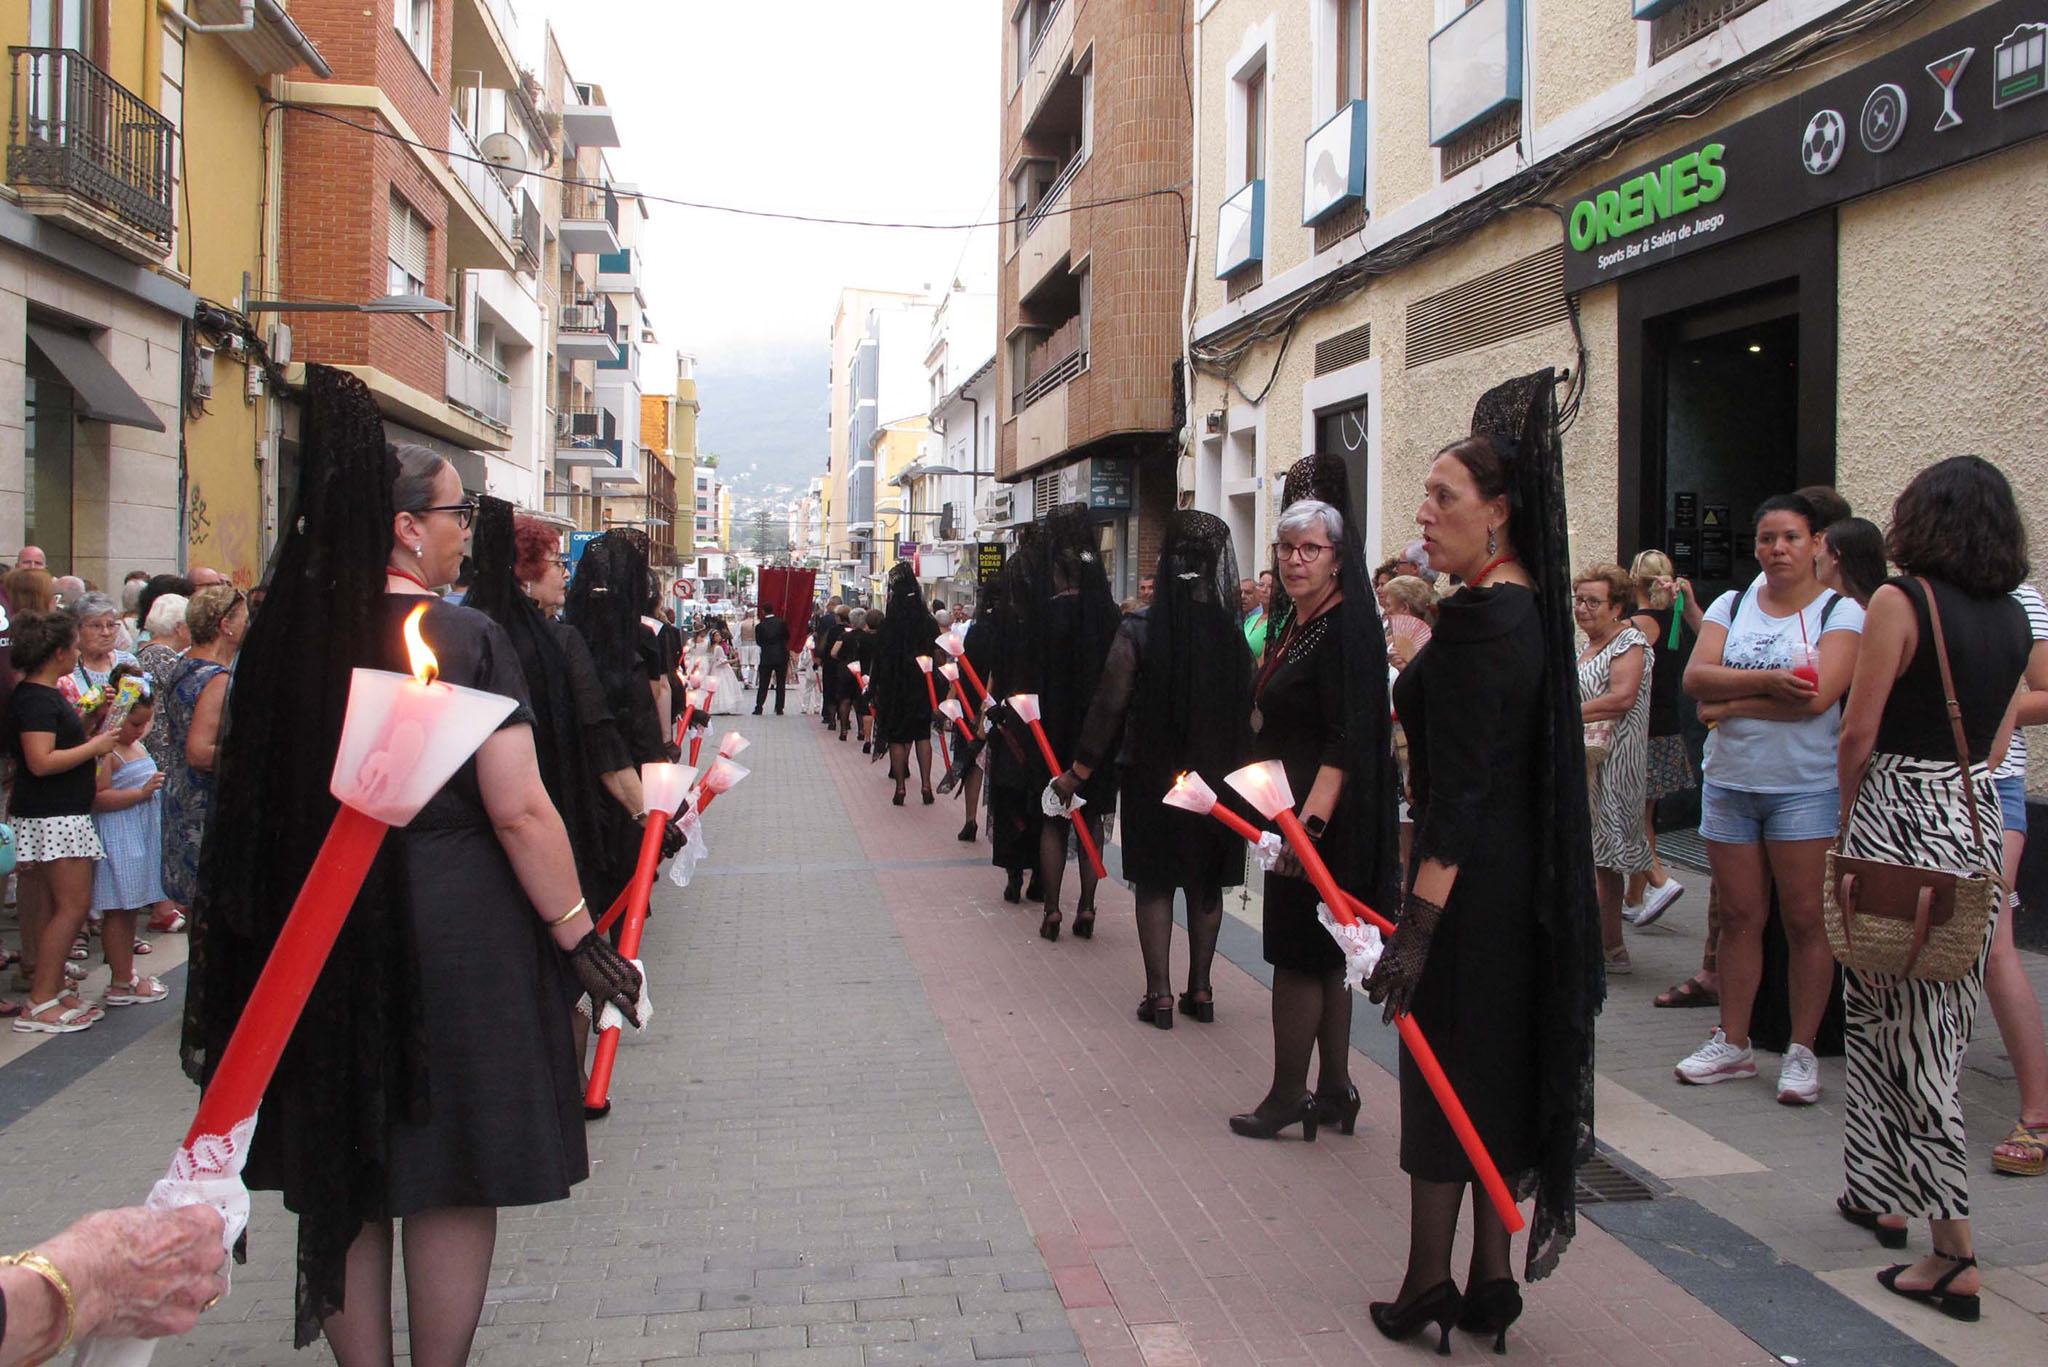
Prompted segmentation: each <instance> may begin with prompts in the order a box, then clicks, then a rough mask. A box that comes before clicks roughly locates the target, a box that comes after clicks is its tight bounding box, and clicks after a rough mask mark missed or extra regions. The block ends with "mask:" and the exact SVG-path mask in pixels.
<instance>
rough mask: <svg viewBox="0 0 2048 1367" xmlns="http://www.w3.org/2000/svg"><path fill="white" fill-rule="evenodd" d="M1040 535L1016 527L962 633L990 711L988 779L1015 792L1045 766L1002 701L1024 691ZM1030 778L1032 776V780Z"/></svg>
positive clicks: (1037, 776)
mask: <svg viewBox="0 0 2048 1367" xmlns="http://www.w3.org/2000/svg"><path fill="white" fill-rule="evenodd" d="M1038 552H1039V536H1038V527H1037V524H1035V523H1028V524H1026V525H1025V526H1023V527H1020V528H1019V529H1018V531H1017V544H1016V546H1015V547H1014V548H1013V549H1012V550H1011V552H1010V556H1009V558H1008V559H1006V560H1005V561H1004V562H1003V567H1002V568H1001V569H1000V570H997V571H996V573H995V574H994V575H992V576H991V577H990V579H989V581H988V583H987V584H986V585H984V586H983V589H982V593H981V601H980V603H979V604H978V605H977V607H976V609H975V614H974V630H973V631H971V632H969V633H968V634H967V656H968V658H969V659H970V660H972V661H973V662H974V667H975V668H976V669H978V670H980V671H981V679H982V682H983V683H984V684H986V685H987V686H988V691H989V696H990V697H991V698H993V699H994V700H995V703H996V706H995V710H994V711H993V712H991V713H990V714H989V724H988V726H987V728H986V730H985V732H984V735H985V736H986V738H987V742H988V743H989V744H990V745H991V746H992V747H993V748H991V749H990V750H989V766H988V773H989V783H990V785H991V786H993V787H1000V788H1003V789H1005V790H1010V791H1015V790H1020V789H1030V790H1031V791H1033V792H1034V793H1035V792H1036V791H1037V788H1038V787H1042V786H1043V783H1044V780H1043V778H1042V777H1041V775H1042V774H1043V773H1044V770H1043V769H1042V768H1041V766H1040V762H1039V759H1038V751H1037V748H1036V745H1035V742H1033V740H1032V739H1031V733H1030V731H1029V730H1027V729H1026V728H1025V726H1024V724H1023V723H1022V722H1020V721H1018V720H1017V718H1016V714H1015V713H1013V712H1011V711H1010V709H1009V708H1008V707H1007V706H1005V705H1004V703H1003V699H1004V698H1007V697H1009V696H1010V695H1011V694H1012V693H1022V692H1025V691H1027V688H1026V686H1025V685H1024V684H1022V683H1020V682H1019V680H1020V679H1021V678H1022V677H1023V672H1024V665H1025V662H1026V661H1027V660H1029V659H1030V658H1031V648H1030V639H1031V633H1030V629H1029V628H1030V622H1031V606H1032V585H1033V583H1034V582H1035V579H1036V576H1037V574H1038V572H1039V571H1038ZM1034 780H1037V782H1036V783H1034Z"/></svg>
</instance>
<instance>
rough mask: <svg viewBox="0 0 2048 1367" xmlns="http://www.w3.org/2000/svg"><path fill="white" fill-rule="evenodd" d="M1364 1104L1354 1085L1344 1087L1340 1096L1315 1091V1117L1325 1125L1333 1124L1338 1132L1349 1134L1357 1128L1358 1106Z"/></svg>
mask: <svg viewBox="0 0 2048 1367" xmlns="http://www.w3.org/2000/svg"><path fill="white" fill-rule="evenodd" d="M1364 1104H1365V1103H1364V1102H1362V1101H1360V1100H1359V1097H1358V1089H1357V1088H1356V1087H1350V1086H1347V1087H1345V1089H1344V1093H1343V1095H1341V1096H1339V1095H1337V1094H1335V1093H1331V1092H1317V1093H1316V1119H1317V1120H1318V1121H1320V1122H1321V1123H1323V1124H1325V1125H1335V1126H1336V1127H1337V1131H1338V1133H1340V1134H1350V1133H1352V1132H1353V1131H1355V1130H1356V1129H1357V1128H1358V1108H1359V1107H1360V1106H1362V1105H1364Z"/></svg>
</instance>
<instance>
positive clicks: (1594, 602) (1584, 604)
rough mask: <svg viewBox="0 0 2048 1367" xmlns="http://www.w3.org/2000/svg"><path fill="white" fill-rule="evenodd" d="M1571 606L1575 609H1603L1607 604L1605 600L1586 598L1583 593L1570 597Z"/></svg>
mask: <svg viewBox="0 0 2048 1367" xmlns="http://www.w3.org/2000/svg"><path fill="white" fill-rule="evenodd" d="M1572 606H1573V607H1575V608H1604V607H1607V606H1608V602H1607V600H1606V599H1605V598H1588V597H1587V596H1586V595H1585V594H1583V593H1575V594H1573V595H1572Z"/></svg>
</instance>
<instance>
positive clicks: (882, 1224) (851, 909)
mask: <svg viewBox="0 0 2048 1367" xmlns="http://www.w3.org/2000/svg"><path fill="white" fill-rule="evenodd" d="M721 720H722V719H721ZM733 724H737V725H741V726H742V729H744V730H745V731H746V733H747V734H748V735H749V736H750V737H751V738H752V739H753V741H754V748H753V749H752V750H751V751H750V752H749V754H748V755H747V757H746V758H747V762H748V763H749V764H750V765H751V766H752V768H753V770H754V776H753V777H752V779H750V780H749V781H748V782H747V783H746V784H745V785H744V786H742V787H741V788H739V789H738V790H736V791H735V792H734V793H732V794H731V795H729V796H728V797H726V798H724V799H723V800H722V801H721V802H720V803H719V805H718V806H717V807H716V808H714V809H713V810H712V811H711V812H710V813H708V814H707V823H706V824H707V826H708V828H709V829H708V838H709V843H710V848H711V851H712V857H711V859H710V860H709V861H708V862H707V863H706V864H705V865H704V866H702V868H701V870H700V881H699V882H698V884H697V885H696V886H693V887H691V888H690V889H688V890H687V891H680V890H677V889H674V888H672V887H670V886H669V885H668V884H667V883H666V882H664V883H662V884H660V885H659V886H660V888H661V892H660V894H659V896H658V899H657V907H658V914H657V915H656V916H655V918H654V919H653V920H652V921H651V922H650V925H649V930H648V940H647V954H646V957H647V961H648V963H649V965H650V967H651V969H652V973H653V980H654V991H655V998H656V1004H657V1012H658V1014H657V1017H656V1020H655V1024H654V1026H653V1028H652V1029H651V1031H650V1032H649V1034H648V1036H647V1037H646V1038H644V1039H642V1040H637V1041H633V1042H630V1043H629V1044H628V1045H627V1046H626V1047H625V1048H623V1049H622V1050H621V1052H620V1058H619V1065H618V1072H617V1075H616V1079H615V1082H614V1086H613V1096H614V1102H615V1107H614V1111H613V1114H612V1116H611V1117H610V1118H609V1119H607V1120H605V1121H602V1122H600V1123H597V1124H595V1125H593V1126H592V1127H591V1129H590V1135H591V1143H592V1155H593V1159H594V1170H593V1173H592V1176H591V1179H590V1180H589V1181H588V1182H586V1183H584V1184H583V1185H582V1186H580V1187H579V1188H577V1190H576V1193H575V1195H574V1197H573V1198H572V1199H571V1200H569V1201H567V1202H564V1203H561V1204H558V1205H553V1206H545V1207H540V1208H536V1209H532V1210H526V1211H508V1212H506V1213H505V1216H504V1218H503V1220H502V1222H501V1226H500V1236H499V1241H498V1254H497V1259H496V1263H495V1265H494V1267H493V1269H492V1289H491V1292H490V1298H489V1299H490V1304H489V1305H488V1306H487V1307H486V1315H485V1322H484V1326H483V1328H482V1329H481V1331H480V1332H479V1334H478V1336H477V1341H476V1352H475V1354H474V1356H473V1359H472V1360H473V1361H474V1362H476V1363H477V1364H480V1367H544V1365H547V1364H583V1363H642V1364H651V1363H670V1362H676V1361H684V1360H687V1361H693V1362H694V1361H700V1360H701V1361H705V1362H718V1363H731V1364H741V1363H747V1364H759V1365H760V1367H776V1365H777V1364H792V1365H793V1364H806V1365H815V1367H835V1365H836V1364H845V1365H846V1367H858V1365H859V1364H869V1363H872V1364H886V1363H900V1362H915V1363H971V1362H975V1361H977V1360H989V1359H993V1360H1001V1361H1004V1362H1012V1363H1014V1362H1039V1363H1049V1364H1051V1363H1057V1364H1076V1363H1081V1362H1083V1361H1084V1359H1083V1358H1082V1356H1081V1355H1080V1353H1079V1350H1078V1342H1077V1339H1076V1335H1075V1333H1074V1330H1073V1328H1072V1326H1071V1324H1070V1323H1069V1320H1068V1317H1067V1313H1066V1311H1065V1309H1064V1308H1063V1306H1062V1304H1061V1301H1060V1297H1059V1295H1058V1293H1057V1292H1056V1291H1055V1290H1054V1289H1053V1279H1052V1275H1051V1272H1050V1270H1049V1269H1048V1267H1047V1264H1046V1261H1045V1259H1044V1258H1043V1256H1042V1255H1041V1254H1040V1252H1039V1250H1038V1248H1037V1246H1036V1244H1035V1242H1034V1240H1033V1238H1032V1235H1031V1231H1030V1228H1029V1226H1028V1225H1027V1223H1026V1221H1025V1219H1024V1217H1023V1214H1022V1212H1021V1210H1020V1208H1019V1204H1018V1201H1017V1199H1016V1197H1015V1196H1014V1195H1013V1194H1012V1193H1011V1190H1010V1188H1009V1186H1008V1184H1007V1183H1006V1182H1005V1180H1004V1177H1003V1173H1002V1169H1001V1167H1000V1164H999V1163H998V1160H997V1156H996V1152H995V1149H994V1147H993V1145H992V1144H991V1142H990V1139H989V1136H988V1133H987V1131H986V1130H985V1129H984V1127H983V1125H982V1122H981V1119H980V1117H979V1115H978V1114H977V1113H976V1110H975V1106H974V1101H973V1098H972V1096H971V1094H970V1092H969V1089H968V1086H967V1083H966V1080H965V1079H964V1078H963V1076H962V1073H961V1069H960V1065H959V1064H958V1062H956V1060H955V1057H954V1055H953V1053H952V1051H951V1050H950V1049H949V1048H948V1046H947V1040H946V1037H945V1035H944V1034H943V1033H942V1032H941V1031H940V1029H939V1028H938V1022H937V1020H936V1018H935V1017H934V1014H933V1011H932V1007H931V1005H930V1002H929V1000H928V999H927V997H926V995H925V993H924V992H923V991H922V990H921V988H920V984H919V979H918V975H917V973H916V972H915V971H914V970H913V969H912V967H911V964H910V960H909V958H908V956H907V955H906V954H905V951H904V946H903V944H902V942H901V941H900V940H899V939H898V938H897V934H896V930H895V927H894V925H893V924H892V922H891V919H890V916H889V913H888V911H887V909H886V908H885V907H884V906H883V903H882V899H881V893H880V889H879V886H878V882H877V877H876V875H875V873H873V872H872V871H870V870H869V869H868V868H867V866H866V860H865V858H864V856H863V853H862V851H861V849H860V846H859V844H858V842H857V841H856V840H855V838H854V835H853V833H852V830H851V829H850V826H849V823H848V822H847V820H846V817H845V813H844V812H843V810H842V809H841V807H840V803H839V798H838V793H837V790H836V788H835V786H834V784H833V782H832V780H831V778H830V777H829V775H828V774H827V772H826V770H825V768H824V766H822V765H821V764H819V763H818V761H817V756H816V752H815V749H814V745H815V743H816V740H815V738H816V737H818V736H820V735H822V731H821V730H820V728H819V727H818V723H817V722H816V720H815V719H812V718H806V717H801V716H798V715H796V714H794V713H792V714H791V715H789V716H786V717H783V718H779V719H777V718H763V719H760V720H756V719H754V718H751V717H749V718H746V719H744V721H743V722H742V721H739V720H738V719H735V721H734V723H733ZM90 1037H91V1036H90V1034H88V1035H86V1036H80V1037H78V1038H79V1039H81V1040H83V1039H89V1038H90ZM630 1039H631V1037H630V1036H629V1040H630ZM68 1043H70V1041H68V1040H58V1041H56V1042H55V1047H54V1048H45V1049H41V1050H37V1051H36V1055H35V1056H36V1057H37V1058H39V1059H40V1060H41V1061H42V1063H43V1064H44V1065H45V1066H49V1065H50V1061H51V1060H52V1059H53V1058H56V1059H57V1060H58V1065H57V1066H61V1056H60V1055H58V1054H57V1050H58V1049H61V1048H62V1047H63V1046H65V1045H66V1044H68ZM176 1043H177V1035H176V1024H175V1021H174V1020H173V1019H171V1018H170V1017H169V1016H168V1015H166V1016H165V1018H164V1021H163V1023H162V1024H161V1025H159V1026H158V1027H157V1028H155V1029H154V1030H152V1031H150V1032H149V1033H148V1034H147V1035H146V1036H144V1037H143V1038H142V1039H140V1040H139V1041H138V1042H136V1043H134V1044H132V1045H130V1046H129V1047H127V1048H125V1049H123V1050H122V1051H120V1052H119V1053H117V1054H115V1055H114V1056H113V1057H112V1058H111V1059H110V1060H108V1061H107V1062H105V1063H104V1064H102V1065H100V1066H99V1067H98V1068H96V1069H94V1070H93V1071H91V1072H89V1073H87V1074H85V1075H84V1076H83V1077H82V1078H80V1079H79V1080H78V1081H76V1082H75V1083H73V1084H72V1085H70V1086H69V1087H68V1088H66V1089H65V1090H64V1091H63V1092H62V1093H61V1094H59V1095H58V1096H57V1097H55V1098H54V1099H53V1100H51V1101H49V1102H47V1103H45V1104H43V1105H41V1106H39V1107H37V1108H36V1109H34V1110H33V1111H31V1112H29V1113H28V1114H26V1115H24V1116H22V1117H21V1118H20V1119H18V1120H16V1121H15V1122H14V1123H13V1124H12V1125H10V1126H8V1127H7V1128H6V1130H5V1142H4V1143H0V1190H4V1191H5V1193H6V1198H7V1199H6V1207H7V1213H6V1215H5V1216H4V1217H0V1225H4V1229H0V1243H4V1242H5V1241H6V1240H9V1239H11V1240H13V1242H12V1243H6V1247H9V1248H12V1247H18V1246H20V1245H21V1244H23V1243H25V1242H28V1241H29V1240H30V1239H32V1238H33V1237H34V1236H35V1235H37V1234H39V1233H42V1232H46V1231H48V1230H51V1229H54V1228H58V1227H61V1225H63V1224H64V1223H67V1222H68V1221H69V1220H70V1219H71V1218H74V1217H75V1216H76V1215H77V1214H78V1213H81V1212H83V1211H85V1210H88V1209H92V1208H95V1207H98V1206H102V1205H110V1204H127V1203H131V1202H133V1201H135V1200H137V1199H139V1198H140V1197H141V1196H142V1195H143V1194H144V1193H145V1192H146V1191H147V1190H148V1187H149V1183H150V1182H151V1181H152V1180H153V1179H154V1178H155V1176H156V1175H158V1173H159V1172H160V1171H161V1169H162V1165H163V1163H164V1161H165V1160H166V1158H167V1157H168V1155H169V1154H170V1152H171V1149H172V1147H173V1146H174V1144H175V1143H176V1141H177V1139H178V1137H179V1134H180V1133H181V1131H182V1129H183V1126H184V1123H185V1121H186V1120H187V1119H188V1118H189V1116H190V1111H191V1106H192V1103H193V1100H194V1096H195V1094H194V1093H193V1091H192V1089H191V1088H190V1087H189V1086H188V1085H187V1084H186V1083H185V1082H184V1080H183V1078H182V1077H181V1076H180V1075H179V1073H178V1069H177V1053H176ZM6 1082H7V1073H6V1072H5V1071H0V1087H4V1086H5V1085H6ZM292 1243H293V1224H292V1220H291V1217H290V1216H288V1215H286V1214H285V1213H284V1212H283V1211H282V1210H281V1209H280V1208H279V1206H278V1203H277V1201H276V1198H275V1197H273V1196H268V1195H259V1196H258V1198H257V1202H256V1215H255V1219H254V1224H253V1228H252V1233H251V1236H250V1255H251V1256H250V1263H249V1265H248V1266H247V1267H245V1268H242V1269H240V1270H239V1271H238V1272H237V1274H236V1285H235V1291H234V1294H233V1295H232V1296H230V1297H229V1298H228V1299H227V1300H226V1301H224V1302H223V1303H222V1304H221V1305H220V1306H219V1307H217V1308H216V1309H215V1310H214V1311H213V1312H212V1313H211V1314H209V1315H208V1316H207V1317H206V1322H205V1323H204V1324H202V1326H201V1327H200V1328H199V1329H198V1330H197V1331H196V1332H195V1333H193V1334H192V1335H190V1336H188V1337H186V1338H184V1339H182V1340H178V1341H175V1342H170V1343H166V1344H164V1345H163V1346H161V1347H160V1348H159V1350H158V1352H157V1355H156V1362H157V1364H159V1367H196V1365H197V1364H211V1363H258V1364H270V1363H280V1364H282V1363H287V1362H303V1363H318V1362H327V1361H331V1360H332V1359H331V1357H330V1356H329V1354H328V1353H327V1351H326V1349H325V1347H324V1346H322V1347H318V1348H315V1349H312V1350H309V1351H307V1352H306V1353H303V1354H297V1355H294V1354H293V1353H292V1352H291V1350H290V1346H289V1345H290V1333H291V1299H292V1279H291V1265H290V1258H291V1251H292ZM397 1349H398V1351H399V1352H400V1353H401V1354H402V1353H404V1351H405V1340H404V1337H403V1335H402V1334H401V1335H400V1336H399V1337H398V1340H397ZM403 1360H404V1359H403V1358H401V1361H403Z"/></svg>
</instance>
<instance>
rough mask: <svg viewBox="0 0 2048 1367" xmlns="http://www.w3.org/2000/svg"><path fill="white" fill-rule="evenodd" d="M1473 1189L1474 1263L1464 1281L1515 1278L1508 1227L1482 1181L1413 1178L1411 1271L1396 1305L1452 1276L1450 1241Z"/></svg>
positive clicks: (1410, 1190) (1468, 1283)
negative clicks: (1501, 1220)
mask: <svg viewBox="0 0 2048 1367" xmlns="http://www.w3.org/2000/svg"><path fill="white" fill-rule="evenodd" d="M1467 1186H1470V1187H1471V1190H1472V1262H1471V1265H1470V1267H1469V1268H1468V1269H1467V1280H1466V1283H1465V1285H1466V1286H1467V1287H1468V1288H1469V1287H1474V1286H1478V1285H1480V1284H1481V1283H1482V1282H1490V1281H1499V1280H1501V1279H1503V1278H1508V1279H1512V1278H1513V1277H1514V1269H1513V1266H1512V1264H1511V1262H1510V1259H1509V1251H1510V1247H1509V1236H1508V1227H1507V1226H1506V1225H1504V1224H1502V1223H1501V1222H1500V1216H1499V1215H1497V1214H1496V1213H1495V1212H1494V1209H1493V1204H1492V1203H1491V1202H1490V1201H1488V1200H1487V1199H1486V1193H1485V1192H1484V1191H1482V1190H1481V1189H1480V1187H1479V1185H1478V1183H1476V1182H1474V1183H1465V1182H1425V1181H1423V1180H1422V1179H1421V1178H1419V1177H1411V1178H1409V1179H1408V1275H1407V1276H1406V1277H1405V1278H1403V1279H1402V1282H1401V1293H1400V1295H1399V1297H1398V1298H1397V1303H1399V1304H1402V1305H1406V1304H1407V1303H1408V1302H1410V1301H1412V1300H1414V1299H1415V1298H1416V1297H1417V1296H1419V1295H1421V1294H1422V1293H1423V1292H1425V1291H1428V1290H1429V1289H1431V1288H1432V1287H1435V1286H1438V1285H1441V1284H1442V1283H1444V1282H1447V1281H1449V1280H1450V1279H1451V1245H1452V1243H1453V1242H1454V1241H1455V1240H1456V1239H1457V1237H1458V1209H1459V1207H1461V1206H1462V1205H1464V1204H1465V1190H1466V1188H1467Z"/></svg>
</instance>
